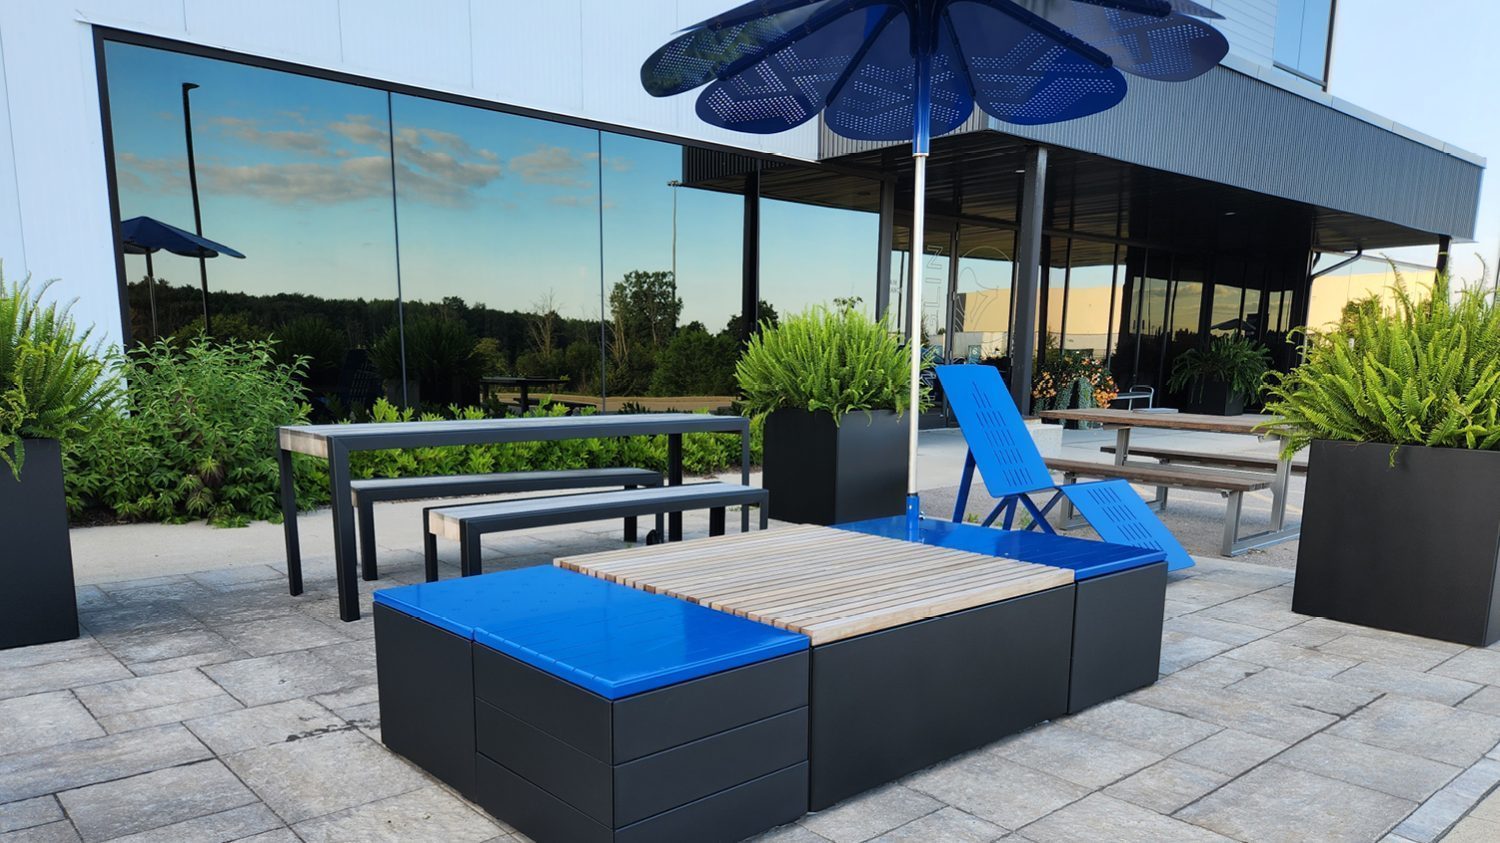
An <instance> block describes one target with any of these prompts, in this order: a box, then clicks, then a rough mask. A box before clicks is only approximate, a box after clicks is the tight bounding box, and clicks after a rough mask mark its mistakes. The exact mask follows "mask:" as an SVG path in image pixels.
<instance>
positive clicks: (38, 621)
mask: <svg viewBox="0 0 1500 843" xmlns="http://www.w3.org/2000/svg"><path fill="white" fill-rule="evenodd" d="M45 291H46V285H43V286H42V287H41V288H40V289H39V290H37V291H35V292H33V291H32V290H31V289H30V287H29V285H27V284H26V283H24V282H23V283H21V284H17V285H13V286H7V285H5V284H4V282H3V281H0V536H4V538H5V542H6V551H5V552H4V553H0V649H4V648H9V647H22V646H26V645H28V644H43V643H47V642H50V641H64V640H67V639H70V638H77V637H78V609H77V602H76V597H75V594H74V591H73V558H72V552H71V550H70V547H69V543H68V507H67V498H66V496H65V495H64V492H63V468H62V445H61V442H60V440H63V439H67V438H68V437H70V436H73V435H74V434H76V433H77V432H79V431H81V430H83V429H84V426H85V425H86V424H87V423H88V422H89V420H90V417H91V416H92V415H93V414H94V413H95V412H97V411H98V410H99V409H101V408H102V407H104V406H105V405H106V404H108V402H109V401H110V400H111V398H112V396H113V394H114V382H113V380H112V379H110V378H108V377H107V376H106V375H105V366H104V364H103V363H102V362H101V361H100V359H99V356H98V354H97V347H95V346H91V345H89V344H88V334H89V332H88V331H79V330H78V329H77V327H76V326H75V325H74V323H73V320H72V318H71V317H70V316H69V315H68V310H67V308H66V307H60V306H58V305H56V304H45V305H44V304H42V303H41V300H40V299H41V295H42V294H43V293H44V292H45Z"/></svg>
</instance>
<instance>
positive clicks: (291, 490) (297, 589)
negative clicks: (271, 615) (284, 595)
mask: <svg viewBox="0 0 1500 843" xmlns="http://www.w3.org/2000/svg"><path fill="white" fill-rule="evenodd" d="M276 468H277V470H278V471H279V472H280V473H281V532H282V534H283V535H285V536H286V583H287V589H288V590H289V591H291V593H292V596H294V597H295V596H296V595H298V594H301V593H302V551H301V547H300V545H299V543H298V541H297V480H296V476H295V475H294V474H293V473H292V452H291V451H288V450H286V449H285V448H282V447H280V446H279V445H278V446H277V448H276Z"/></svg>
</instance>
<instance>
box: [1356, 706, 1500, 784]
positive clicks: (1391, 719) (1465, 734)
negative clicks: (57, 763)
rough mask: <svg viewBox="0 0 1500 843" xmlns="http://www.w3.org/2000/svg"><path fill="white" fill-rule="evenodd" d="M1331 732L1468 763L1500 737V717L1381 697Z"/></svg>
mask: <svg viewBox="0 0 1500 843" xmlns="http://www.w3.org/2000/svg"><path fill="white" fill-rule="evenodd" d="M1328 732H1329V734H1333V735H1338V736H1339V737H1343V738H1349V739H1351V740H1356V741H1361V742H1363V743H1367V744H1371V745H1373V746H1379V747H1384V748H1386V749H1393V750H1396V751H1397V752H1406V753H1410V754H1412V755H1419V756H1421V757H1423V758H1429V759H1431V760H1433V761H1441V762H1443V763H1445V764H1454V765H1457V766H1460V767H1467V766H1468V765H1470V764H1472V763H1474V762H1475V761H1477V760H1478V759H1479V758H1480V757H1481V756H1483V755H1484V754H1485V753H1486V752H1489V751H1490V748H1491V747H1493V746H1494V745H1495V742H1496V741H1497V740H1500V717H1494V716H1492V715H1488V714H1480V713H1478V712H1474V711H1460V710H1458V709H1453V708H1449V707H1448V706H1445V705H1441V704H1439V703H1435V702H1430V701H1428V700H1410V699H1403V698H1401V697H1382V698H1380V699H1379V700H1376V701H1375V702H1373V703H1371V704H1370V705H1369V707H1367V708H1365V709H1364V710H1362V711H1360V712H1358V713H1356V714H1354V715H1353V716H1351V717H1349V718H1348V719H1347V720H1345V721H1343V722H1342V723H1339V724H1338V725H1337V726H1334V727H1332V728H1330V729H1329V730H1328Z"/></svg>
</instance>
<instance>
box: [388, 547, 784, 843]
mask: <svg viewBox="0 0 1500 843" xmlns="http://www.w3.org/2000/svg"><path fill="white" fill-rule="evenodd" d="M677 546H680V545H674V547H677ZM375 640H376V664H377V668H378V671H379V679H378V681H379V688H380V718H381V739H382V741H383V742H384V743H385V744H386V746H388V747H390V748H391V749H392V750H394V751H395V752H398V753H400V754H401V755H403V756H405V757H406V758H408V759H410V760H411V761H412V762H413V763H415V764H417V765H418V766H420V767H422V768H423V769H425V770H427V771H428V772H429V773H432V774H433V775H435V776H437V777H438V778H439V779H441V780H442V781H444V782H445V783H447V784H449V785H451V786H452V787H454V788H455V789H456V790H458V792H459V793H460V794H462V795H463V796H465V797H466V798H468V799H471V800H473V801H474V802H476V803H478V804H479V805H480V806H481V807H483V808H484V809H485V810H486V811H488V812H490V813H491V814H493V815H495V816H496V817H498V818H500V819H503V820H504V821H506V822H507V823H509V824H511V825H512V826H514V827H515V828H517V829H518V830H520V831H521V832H522V833H524V834H526V835H528V836H529V837H532V838H534V839H536V840H538V841H541V843H547V841H568V843H575V842H576V843H595V841H599V843H605V842H606V841H610V842H611V843H612V842H613V841H620V842H621V843H625V841H631V842H632V843H634V842H635V841H653V843H654V841H675V840H681V841H701V840H739V839H742V838H744V837H749V836H751V835H754V834H757V833H759V832H761V831H765V830H767V829H770V828H773V827H775V826H777V825H781V824H784V823H788V822H791V821H792V820H795V819H796V818H797V817H799V816H801V815H802V814H803V813H805V812H806V811H807V799H808V790H807V781H808V779H807V776H808V763H807V751H808V732H807V730H808V707H807V706H808V693H809V692H808V651H807V648H808V639H807V637H806V636H804V635H800V634H797V633H794V632H788V631H785V630H780V629H776V628H774V627H771V626H768V625H765V624H760V623H755V622H753V621H749V620H745V619H743V618H737V617H734V616H733V615H730V614H727V613H724V612H716V611H713V610H711V609H706V608H703V607H701V606H695V605H693V604H691V603H689V602H687V601H683V600H678V599H675V598H672V597H668V596H665V595H658V594H649V593H647V592H645V591H640V590H637V589H633V588H628V587H625V586H622V585H616V584H614V583H609V582H606V581H604V580H602V579H596V578H594V577H588V576H584V575H582V574H577V573H572V572H569V571H564V570H562V569H560V568H556V567H552V566H537V567H532V568H522V569H519V570H513V571H505V572H501V573H495V574H489V575H486V576H480V577H468V578H464V579H459V580H449V581H445V582H441V583H426V584H422V585H415V586H406V587H402V588H392V589H383V590H380V591H376V592H375Z"/></svg>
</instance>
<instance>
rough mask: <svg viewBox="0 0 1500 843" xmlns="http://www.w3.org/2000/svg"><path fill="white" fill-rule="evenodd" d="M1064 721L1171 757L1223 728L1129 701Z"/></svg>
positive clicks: (1106, 706) (1099, 707) (1093, 708)
mask: <svg viewBox="0 0 1500 843" xmlns="http://www.w3.org/2000/svg"><path fill="white" fill-rule="evenodd" d="M1062 722H1063V723H1065V724H1066V725H1068V726H1071V727H1073V728H1075V729H1082V730H1083V731H1085V732H1089V733H1092V734H1095V735H1102V736H1104V737H1106V738H1113V739H1114V740H1117V741H1120V742H1122V743H1127V744H1130V745H1131V746H1133V747H1135V748H1137V749H1144V750H1147V751H1150V752H1155V753H1157V754H1158V755H1171V754H1172V753H1174V752H1176V751H1177V750H1179V749H1182V748H1183V747H1185V746H1190V745H1192V744H1195V743H1197V742H1198V741H1201V740H1203V739H1204V738H1206V737H1208V736H1209V735H1212V734H1213V733H1214V732H1217V731H1219V730H1220V729H1222V728H1223V727H1222V726H1215V725H1213V724H1211V723H1204V722H1203V721H1201V720H1194V719H1193V718H1191V717H1184V716H1183V715H1181V714H1177V713H1175V712H1171V711H1163V710H1161V709H1159V708H1152V707H1151V706H1149V705H1141V704H1139V703H1134V702H1131V701H1130V700H1110V701H1109V702H1105V703H1101V704H1099V705H1096V706H1094V707H1092V708H1088V709H1085V710H1084V711H1082V712H1079V713H1078V714H1075V715H1073V716H1072V717H1069V718H1068V719H1067V720H1064V721H1062Z"/></svg>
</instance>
